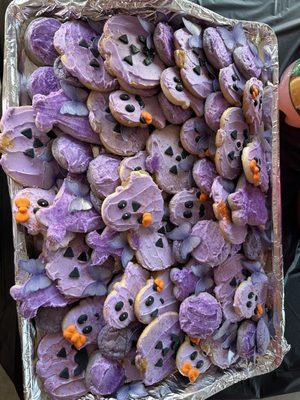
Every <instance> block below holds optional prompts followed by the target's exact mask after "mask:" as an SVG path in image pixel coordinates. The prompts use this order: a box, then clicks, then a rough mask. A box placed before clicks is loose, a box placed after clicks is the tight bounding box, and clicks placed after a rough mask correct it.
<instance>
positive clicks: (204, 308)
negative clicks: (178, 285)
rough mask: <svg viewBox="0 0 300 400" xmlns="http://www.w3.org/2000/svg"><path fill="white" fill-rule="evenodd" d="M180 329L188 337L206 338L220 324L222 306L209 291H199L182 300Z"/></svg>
mask: <svg viewBox="0 0 300 400" xmlns="http://www.w3.org/2000/svg"><path fill="white" fill-rule="evenodd" d="M179 321H180V327H181V329H182V330H183V331H184V332H185V333H186V334H187V335H189V336H190V337H192V338H196V339H206V338H207V337H209V336H211V335H212V334H213V333H214V331H215V330H216V329H217V328H218V327H219V326H220V324H221V321H222V308H221V306H220V304H219V303H218V301H217V300H216V299H215V298H214V297H213V296H212V295H211V294H209V293H205V292H204V293H200V294H198V296H190V297H188V298H186V299H185V300H183V302H182V303H181V305H180V310H179Z"/></svg>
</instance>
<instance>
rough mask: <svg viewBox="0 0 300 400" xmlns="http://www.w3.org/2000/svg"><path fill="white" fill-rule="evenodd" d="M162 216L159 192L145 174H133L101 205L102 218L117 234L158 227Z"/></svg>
mask: <svg viewBox="0 0 300 400" xmlns="http://www.w3.org/2000/svg"><path fill="white" fill-rule="evenodd" d="M162 216H163V198H162V194H161V190H160V189H159V188H158V186H157V185H156V184H155V183H154V181H153V179H152V178H151V176H150V175H149V174H147V173H146V172H144V171H133V172H132V173H131V174H130V178H129V180H128V181H126V182H125V183H123V185H122V186H118V187H117V189H116V191H115V192H114V193H112V194H111V195H109V196H107V197H106V199H105V200H104V202H103V204H102V218H103V220H104V222H105V224H106V225H108V226H110V227H111V228H113V229H115V230H117V231H120V232H122V231H127V230H128V229H138V228H139V227H140V226H141V225H142V226H144V227H149V226H151V227H153V228H154V229H155V228H156V227H157V226H159V224H160V222H161V219H162Z"/></svg>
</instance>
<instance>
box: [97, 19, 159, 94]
mask: <svg viewBox="0 0 300 400" xmlns="http://www.w3.org/2000/svg"><path fill="white" fill-rule="evenodd" d="M147 36H148V32H147V31H146V30H145V29H144V27H143V26H142V23H140V21H139V19H138V18H137V17H135V16H131V15H121V14H120V15H115V16H113V17H111V18H109V19H108V20H107V21H106V23H105V25H104V28H103V35H102V37H101V40H100V42H99V50H100V52H101V54H102V55H103V57H104V58H105V67H106V68H107V70H108V71H109V72H110V73H111V74H112V75H113V76H115V77H116V78H117V79H118V78H120V79H121V80H122V81H124V82H125V83H127V84H128V85H130V86H133V87H137V88H141V89H145V88H146V89H147V88H148V89H150V88H153V87H156V86H158V85H159V78H160V75H161V73H162V70H163V69H164V64H163V63H162V61H161V60H160V58H159V57H158V55H156V54H155V52H154V49H153V47H152V45H151V46H149V47H148V45H149V43H148V45H147V43H146V38H147Z"/></svg>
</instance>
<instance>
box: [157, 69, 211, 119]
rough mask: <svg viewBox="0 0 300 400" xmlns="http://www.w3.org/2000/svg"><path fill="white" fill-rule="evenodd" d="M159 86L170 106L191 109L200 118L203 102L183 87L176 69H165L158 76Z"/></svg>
mask: <svg viewBox="0 0 300 400" xmlns="http://www.w3.org/2000/svg"><path fill="white" fill-rule="evenodd" d="M160 86H161V89H162V91H163V93H164V95H165V96H166V97H167V99H168V100H169V101H170V102H171V103H172V104H174V105H175V106H180V107H182V108H183V109H184V110H185V109H187V108H189V107H191V109H192V110H193V111H194V113H195V114H196V115H197V117H202V115H203V113H204V102H203V100H202V99H199V98H196V97H195V96H194V95H192V94H191V93H190V92H188V90H187V89H185V88H184V87H183V84H182V81H181V78H180V74H179V69H178V68H176V67H169V68H166V69H165V70H164V71H163V72H162V74H161V76H160Z"/></svg>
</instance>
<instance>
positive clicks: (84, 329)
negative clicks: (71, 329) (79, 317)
mask: <svg viewBox="0 0 300 400" xmlns="http://www.w3.org/2000/svg"><path fill="white" fill-rule="evenodd" d="M92 330H93V327H92V326H91V325H88V326H86V327H85V328H83V329H82V333H91V332H92Z"/></svg>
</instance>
